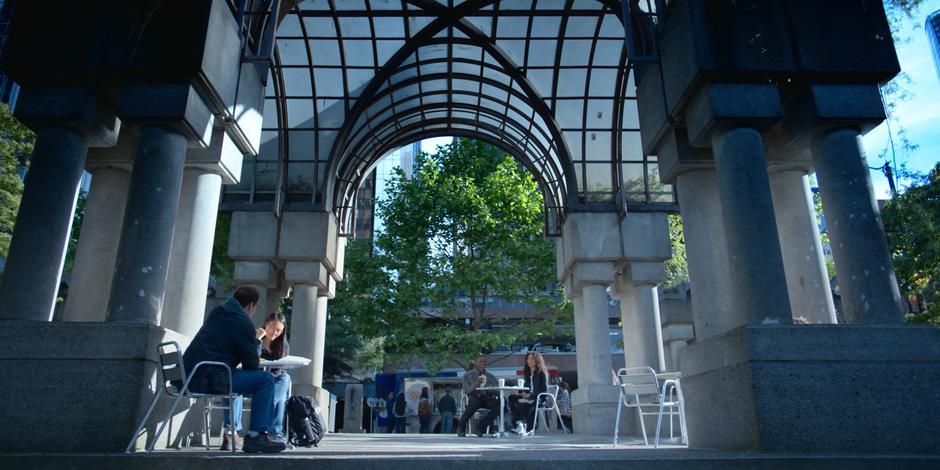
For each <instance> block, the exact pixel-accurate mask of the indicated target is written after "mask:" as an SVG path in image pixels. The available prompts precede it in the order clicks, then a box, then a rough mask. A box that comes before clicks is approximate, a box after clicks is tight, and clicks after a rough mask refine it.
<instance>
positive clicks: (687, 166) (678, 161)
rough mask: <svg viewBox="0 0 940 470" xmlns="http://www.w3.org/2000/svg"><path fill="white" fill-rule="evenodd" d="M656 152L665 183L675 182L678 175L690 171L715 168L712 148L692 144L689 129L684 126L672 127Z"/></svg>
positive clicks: (660, 174)
mask: <svg viewBox="0 0 940 470" xmlns="http://www.w3.org/2000/svg"><path fill="white" fill-rule="evenodd" d="M655 152H656V155H658V156H659V160H658V164H659V177H660V179H661V180H662V181H663V182H664V183H668V184H675V180H676V177H677V176H679V175H681V174H682V173H686V172H689V171H695V170H712V171H714V169H715V156H714V155H713V154H712V150H711V148H708V147H695V146H693V145H692V144H690V143H689V132H688V129H686V128H684V127H683V128H674V127H671V128H670V129H669V131H668V132H666V133H665V135H664V137H663V139H662V142H661V144H660V145H659V147H658V148H657V149H656V150H655Z"/></svg>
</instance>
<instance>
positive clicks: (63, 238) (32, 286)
mask: <svg viewBox="0 0 940 470" xmlns="http://www.w3.org/2000/svg"><path fill="white" fill-rule="evenodd" d="M88 140H89V139H88V137H87V136H86V135H85V134H84V133H83V132H81V131H79V130H77V129H75V128H73V127H71V126H67V125H48V126H46V127H44V128H42V129H40V130H39V132H38V133H37V135H36V146H35V148H34V149H33V155H32V157H31V159H30V166H29V173H28V174H27V176H26V182H25V183H26V184H25V187H24V189H23V199H22V202H20V209H19V213H18V214H17V217H16V226H15V228H14V230H13V238H12V240H11V241H10V250H9V254H8V255H7V260H6V268H5V271H4V275H3V281H2V283H0V318H2V319H7V320H12V319H20V320H38V321H50V320H51V319H52V309H53V307H54V305H55V298H56V292H57V291H58V289H59V277H60V276H61V274H62V264H63V263H64V262H65V249H66V246H67V245H68V239H69V230H70V229H71V227H72V214H73V212H74V210H75V201H76V198H77V197H78V184H79V182H80V181H81V178H82V171H83V169H84V167H85V153H86V152H87V151H88Z"/></svg>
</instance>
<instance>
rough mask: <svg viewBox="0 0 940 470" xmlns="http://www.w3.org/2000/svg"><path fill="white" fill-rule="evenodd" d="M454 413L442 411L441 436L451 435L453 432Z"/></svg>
mask: <svg viewBox="0 0 940 470" xmlns="http://www.w3.org/2000/svg"><path fill="white" fill-rule="evenodd" d="M453 425H454V413H453V412H452V411H441V434H450V433H451V431H453Z"/></svg>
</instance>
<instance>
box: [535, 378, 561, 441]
mask: <svg viewBox="0 0 940 470" xmlns="http://www.w3.org/2000/svg"><path fill="white" fill-rule="evenodd" d="M549 411H554V412H555V420H556V421H558V423H559V424H561V430H562V431H564V433H565V434H568V429H567V428H565V423H564V422H563V421H562V420H561V410H559V409H558V385H549V386H548V392H542V393H540V394H539V395H538V397H536V398H535V421H534V422H533V423H532V434H533V435H534V434H535V430H536V429H538V428H539V416H541V417H542V422H544V423H545V428H546V429H549V432H551V427H550V426H549V425H548V423H549V421H548V415H547V412H549Z"/></svg>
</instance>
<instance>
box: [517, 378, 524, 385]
mask: <svg viewBox="0 0 940 470" xmlns="http://www.w3.org/2000/svg"><path fill="white" fill-rule="evenodd" d="M516 386H517V387H525V379H519V380H517V381H516Z"/></svg>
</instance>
